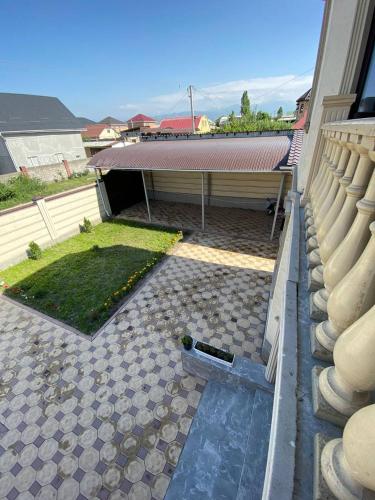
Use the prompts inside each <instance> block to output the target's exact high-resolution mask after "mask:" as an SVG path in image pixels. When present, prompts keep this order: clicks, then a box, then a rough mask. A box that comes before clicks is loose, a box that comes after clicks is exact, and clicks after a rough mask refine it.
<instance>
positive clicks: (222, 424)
mask: <svg viewBox="0 0 375 500" xmlns="http://www.w3.org/2000/svg"><path fill="white" fill-rule="evenodd" d="M272 399H273V398H272V394H270V393H268V392H265V391H262V390H259V389H249V388H246V387H244V386H242V385H231V384H228V383H223V382H218V381H214V380H211V381H209V382H207V384H206V388H205V390H204V393H203V395H202V399H201V401H200V404H199V407H198V410H197V413H196V415H195V417H194V420H193V423H192V426H191V429H190V432H189V436H188V439H187V441H186V443H185V446H184V449H183V451H182V454H181V456H180V460H179V462H178V465H177V468H176V470H175V473H174V475H173V479H172V481H171V483H170V485H169V488H168V491H167V494H166V497H165V498H166V500H176V499H178V500H201V499H202V500H203V499H206V500H208V499H212V500H244V499H247V500H249V499H251V500H258V499H260V498H261V496H262V490H263V479H264V472H265V467H266V462H267V452H268V438H269V431H270V425H271V416H272Z"/></svg>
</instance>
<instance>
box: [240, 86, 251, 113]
mask: <svg viewBox="0 0 375 500" xmlns="http://www.w3.org/2000/svg"><path fill="white" fill-rule="evenodd" d="M249 114H250V99H249V96H248V95H247V90H245V91H244V93H243V94H242V97H241V116H247V115H249Z"/></svg>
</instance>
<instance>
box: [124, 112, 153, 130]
mask: <svg viewBox="0 0 375 500" xmlns="http://www.w3.org/2000/svg"><path fill="white" fill-rule="evenodd" d="M127 124H128V127H129V129H135V128H136V129H139V128H141V127H146V128H154V127H158V126H159V122H158V121H157V120H155V118H152V117H151V116H147V115H144V114H142V113H138V114H137V115H135V116H132V117H131V118H129V120H127Z"/></svg>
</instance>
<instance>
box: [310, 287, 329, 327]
mask: <svg viewBox="0 0 375 500" xmlns="http://www.w3.org/2000/svg"><path fill="white" fill-rule="evenodd" d="M315 293H318V292H315ZM315 293H311V294H310V318H311V319H312V320H313V321H326V320H327V319H328V315H327V311H324V310H322V309H320V307H318V306H317V305H316V304H315V302H314V295H315Z"/></svg>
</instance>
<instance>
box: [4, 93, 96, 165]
mask: <svg viewBox="0 0 375 500" xmlns="http://www.w3.org/2000/svg"><path fill="white" fill-rule="evenodd" d="M82 128H83V127H82V125H81V122H80V121H79V120H78V119H77V118H76V117H75V116H74V115H73V113H71V112H70V111H69V110H68V109H67V108H66V107H65V106H64V104H63V103H62V102H61V101H60V100H59V99H57V98H56V97H48V96H38V95H29V94H10V93H0V173H1V174H5V173H9V172H16V171H17V170H20V167H23V166H25V167H30V168H32V167H38V166H41V165H53V164H58V163H61V162H62V161H63V160H68V161H76V160H82V159H85V158H86V153H85V149H84V147H83V144H82V139H81V130H82Z"/></svg>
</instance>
